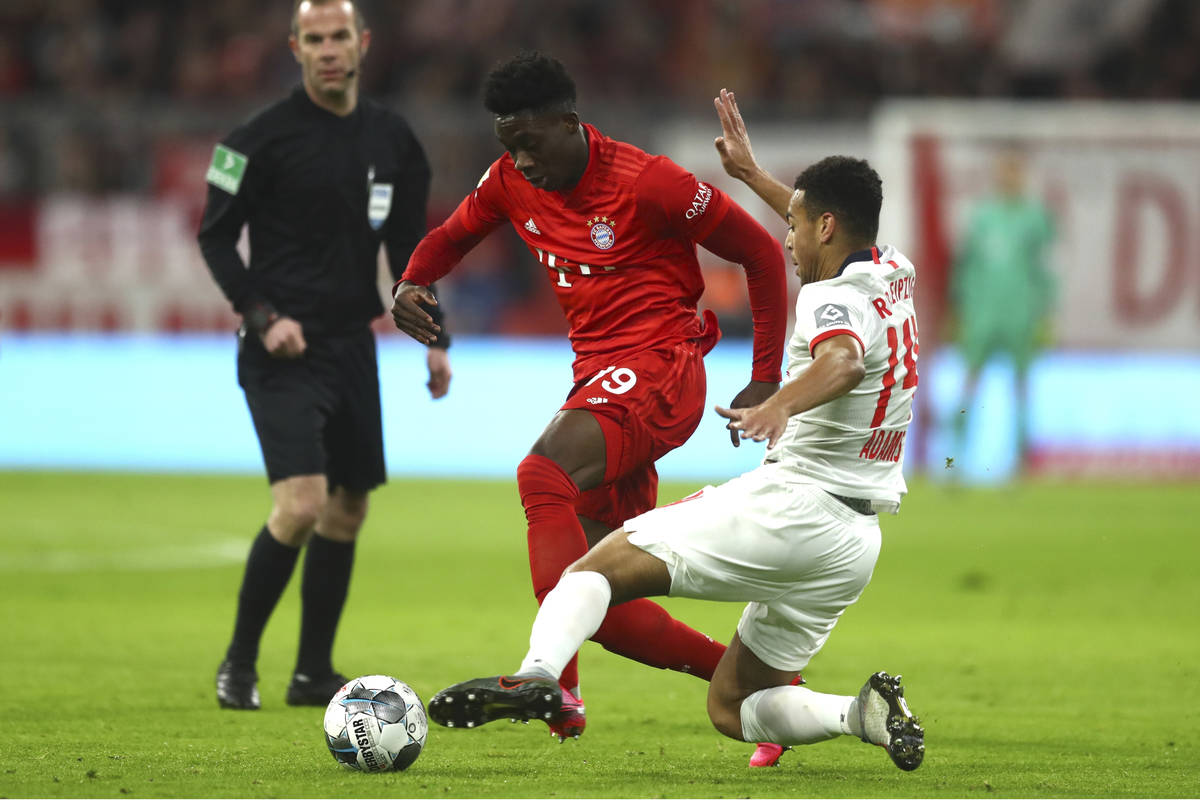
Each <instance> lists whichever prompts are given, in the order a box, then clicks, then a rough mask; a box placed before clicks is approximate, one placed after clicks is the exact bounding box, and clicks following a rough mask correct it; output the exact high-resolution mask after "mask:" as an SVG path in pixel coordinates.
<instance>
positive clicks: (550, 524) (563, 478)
mask: <svg viewBox="0 0 1200 800" xmlns="http://www.w3.org/2000/svg"><path fill="white" fill-rule="evenodd" d="M517 488H518V490H519V491H520V493H521V505H523V506H524V507H525V519H526V520H528V522H529V532H528V543H529V574H530V577H531V578H532V579H533V594H534V596H535V597H537V601H538V605H539V606H540V605H541V604H542V600H543V599H545V597H546V595H547V594H549V592H550V590H551V589H553V588H554V587H555V586H556V585H557V584H558V579H559V578H560V577H562V573H563V570H565V569H566V568H567V567H569V566H570V565H571V564H573V563H574V562H575V561H576V560H577V559H579V558H581V557H582V556H583V554H584V553H586V552H587V537H586V536H585V535H584V533H583V526H582V525H580V524H579V518H578V517H577V516H576V515H575V498H577V497H578V496H579V487H577V486H576V485H575V481H573V480H571V476H570V475H568V474H567V473H566V472H564V471H563V469H562V467H560V466H559V465H558V464H556V463H555V462H554V461H551V460H550V459H548V458H546V457H545V456H535V455H529V456H526V457H525V458H524V460H523V461H521V463H520V465H519V466H518V467H517ZM559 683H560V684H561V685H562V686H564V687H566V688H567V689H574V688H575V687H577V686H578V685H579V667H578V657H572V658H571V661H570V663H568V664H567V666H566V668H565V669H564V670H563V673H562V676H561V677H560V678H559Z"/></svg>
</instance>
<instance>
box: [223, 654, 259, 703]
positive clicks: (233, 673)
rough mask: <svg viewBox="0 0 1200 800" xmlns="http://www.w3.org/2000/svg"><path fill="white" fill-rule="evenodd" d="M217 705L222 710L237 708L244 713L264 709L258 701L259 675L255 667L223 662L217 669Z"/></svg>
mask: <svg viewBox="0 0 1200 800" xmlns="http://www.w3.org/2000/svg"><path fill="white" fill-rule="evenodd" d="M217 703H219V704H220V706H221V708H236V709H239V710H242V711H257V710H258V709H259V708H261V707H262V703H261V702H259V699H258V674H257V673H256V672H255V671H254V667H247V666H244V665H241V664H235V663H234V662H232V661H228V660H226V661H222V662H221V666H219V667H217Z"/></svg>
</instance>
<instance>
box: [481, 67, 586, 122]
mask: <svg viewBox="0 0 1200 800" xmlns="http://www.w3.org/2000/svg"><path fill="white" fill-rule="evenodd" d="M483 105H484V106H485V107H486V108H487V110H488V111H491V112H492V113H493V114H495V115H496V116H498V117H504V116H507V115H509V114H517V113H520V112H522V111H524V112H531V113H534V114H539V113H544V112H551V111H561V112H563V113H566V112H569V111H574V110H575V81H573V80H571V76H570V75H568V74H567V69H566V67H564V66H563V65H562V62H561V61H559V60H558V59H557V58H553V57H552V56H548V55H544V54H542V53H539V52H537V51H536V50H524V51H522V52H520V53H518V54H517V55H516V57H514V58H512V59H510V60H509V61H505V62H503V63H501V64H497V65H496V67H495V68H494V69H493V70H492V71H491V72H490V73H488V76H487V80H486V81H484V84H483Z"/></svg>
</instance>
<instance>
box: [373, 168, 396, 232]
mask: <svg viewBox="0 0 1200 800" xmlns="http://www.w3.org/2000/svg"><path fill="white" fill-rule="evenodd" d="M367 187H368V188H369V190H370V195H369V196H368V198H367V221H368V222H370V223H371V229H372V230H376V231H377V230H379V229H380V228H382V227H383V223H384V220H386V219H387V218H388V214H389V213H391V211H392V184H390V183H375V167H374V166H372V167H371V169H369V170H368V171H367Z"/></svg>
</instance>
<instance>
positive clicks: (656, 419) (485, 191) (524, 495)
mask: <svg viewBox="0 0 1200 800" xmlns="http://www.w3.org/2000/svg"><path fill="white" fill-rule="evenodd" d="M484 105H486V106H487V108H488V110H490V111H491V112H492V113H493V114H495V115H496V120H495V127H496V137H497V138H498V139H499V140H500V143H501V144H502V145H503V146H504V149H505V150H506V151H507V154H506V155H504V156H502V157H501V158H499V159H498V160H497V161H496V162H495V163H493V164H492V165H491V167H489V168H488V171H487V172H486V173H485V174H484V176H483V177H482V178H481V179H480V181H479V184H478V185H477V186H476V187H475V191H473V192H472V193H471V194H470V195H469V196H468V197H467V198H466V199H465V200H464V201H463V202H462V203H461V204H460V205H459V207H458V208H457V209H456V210H455V212H454V213H453V214H452V215H451V216H450V218H449V219H447V220H446V222H445V223H444V224H442V225H441V226H440V227H438V228H436V229H434V230H433V231H431V232H430V233H429V234H428V235H427V236H426V237H425V238H424V239H423V240H422V241H421V243H420V244H419V245H418V246H417V249H416V251H415V252H414V253H413V255H412V258H411V259H410V260H409V263H408V268H407V270H406V271H405V272H404V279H403V280H402V281H400V282H399V283H397V285H396V287H395V289H394V291H393V296H394V300H395V302H394V304H393V306H392V316H393V318H394V319H395V322H396V326H397V327H398V328H399V329H400V330H402V331H404V332H405V333H407V334H409V335H410V336H412V337H413V338H415V339H417V340H418V341H421V342H425V343H428V342H430V341H431V340H432V339H433V337H434V336H435V335H436V334H437V332H438V327H437V326H436V325H435V324H434V323H433V321H432V319H431V318H430V317H429V315H428V314H426V313H425V311H423V310H422V309H421V307H420V306H421V305H425V306H430V305H433V304H435V303H436V301H435V300H434V298H433V296H432V295H431V294H430V293H429V291H428V289H426V288H425V287H426V286H428V285H429V284H430V283H432V282H433V281H435V280H437V279H438V278H440V277H442V276H443V275H445V274H446V273H447V272H449V271H450V270H451V269H452V268H453V267H454V265H455V264H457V263H458V262H459V261H460V260H461V259H462V257H463V255H465V254H466V253H467V252H468V251H469V250H470V249H471V248H472V247H474V246H475V245H476V244H478V243H479V242H480V241H481V240H482V239H483V237H485V236H486V235H487V234H489V233H490V232H491V231H493V230H495V229H496V228H497V227H499V226H500V225H501V224H503V223H504V222H510V223H511V224H512V226H513V227H514V228H515V229H516V231H517V233H518V234H519V235H520V236H521V238H522V239H523V240H524V241H525V243H526V244H527V245H528V246H529V249H530V251H532V253H533V254H534V256H535V257H536V258H537V259H538V261H539V262H540V263H541V264H543V265H544V266H545V267H546V270H547V274H548V275H549V277H550V279H551V281H552V282H553V284H554V291H555V293H556V294H557V296H558V301H559V303H560V304H561V305H562V308H563V312H564V313H565V314H566V317H567V321H568V322H569V323H570V334H569V336H570V340H571V345H572V347H573V349H574V351H575V362H574V380H575V385H574V386H573V387H572V389H571V391H570V392H569V393H568V395H567V400H566V402H565V403H564V404H563V406H562V409H561V410H560V411H559V412H558V413H557V414H556V415H555V416H554V418H553V419H551V420H550V424H549V425H547V426H546V429H545V430H544V431H543V432H542V435H541V436H540V437H539V438H538V440H537V441H536V442H534V444H533V447H532V449H531V450H530V452H529V455H528V456H526V458H525V459H524V460H523V461H522V462H521V464H520V466H519V467H518V468H517V484H518V489H519V490H520V494H521V503H522V505H523V506H524V507H525V515H526V518H527V520H528V523H529V533H528V538H529V562H530V569H531V572H532V577H533V587H534V593H535V594H536V596H537V599H538V602H539V603H540V602H541V601H542V598H543V597H545V595H546V594H547V593H548V592H549V591H550V590H551V589H552V588H554V586H555V584H556V583H557V582H558V579H559V577H560V576H561V574H562V572H563V570H564V569H565V568H566V567H567V566H568V565H569V564H571V563H572V562H573V561H574V560H575V559H577V558H579V557H580V556H582V555H583V554H584V553H585V552H586V551H587V549H588V547H589V543H595V542H597V541H599V540H600V539H601V538H602V537H603V536H604V534H605V533H607V531H608V530H610V529H612V528H616V527H620V526H621V525H622V524H623V523H624V521H625V520H626V519H628V518H630V517H633V516H636V515H637V514H640V513H643V512H645V511H648V510H649V509H651V508H654V506H655V504H656V501H657V490H658V474H657V473H656V472H655V469H654V462H655V461H656V460H657V459H658V458H660V457H662V456H663V455H664V454H666V453H667V452H669V451H671V450H672V449H674V448H676V447H679V446H680V445H681V444H683V443H684V442H685V441H687V439H688V437H689V436H690V435H691V434H692V432H693V431H694V430H695V429H696V426H697V425H698V424H699V421H700V418H701V416H702V415H703V413H704V403H705V375H704V364H703V360H702V359H703V355H704V353H706V352H708V351H709V350H710V349H712V347H713V345H714V344H716V341H717V338H718V337H719V336H720V332H719V331H718V329H717V326H716V317H715V316H714V315H712V313H711V312H706V314H705V319H704V321H701V319H700V318H699V317H698V316H697V313H696V303H697V301H698V300H699V298H700V295H701V293H702V292H703V291H704V281H703V279H702V277H701V274H700V268H699V265H698V264H697V261H696V245H697V244H700V245H702V246H703V247H704V248H705V249H706V250H709V251H711V252H713V253H715V254H716V255H718V256H720V257H721V258H724V259H726V260H728V261H731V262H735V263H738V264H741V265H742V266H743V267H744V269H745V270H746V277H747V283H748V285H749V296H750V305H751V309H752V312H753V316H754V364H753V370H752V372H751V377H752V379H751V381H750V383H749V385H747V386H746V388H745V389H743V390H742V391H741V392H740V393H739V394H738V395H737V397H736V398H734V400H733V403H732V405H733V406H734V407H746V406H753V405H756V404H758V403H759V402H761V401H763V400H765V399H766V398H767V397H768V396H770V395H771V394H772V393H774V392H775V391H776V390H777V389H778V387H779V380H780V377H781V375H780V364H781V361H782V352H783V345H784V337H785V334H786V328H787V291H786V279H785V274H784V266H783V254H782V251H781V250H780V248H779V246H778V244H777V243H776V242H775V241H774V239H773V237H772V236H771V234H769V233H768V232H767V231H766V230H765V229H764V228H763V227H762V226H761V225H759V224H758V223H757V222H755V221H754V219H753V218H751V217H750V215H749V214H747V213H746V212H745V211H744V210H742V209H741V208H740V207H739V206H737V205H736V204H735V203H734V202H733V201H731V200H730V199H729V198H728V197H726V195H725V194H723V193H722V192H721V191H719V190H718V189H716V188H714V187H712V186H709V185H708V184H705V183H702V182H701V181H699V180H697V179H696V177H695V176H694V175H692V174H691V173H689V172H687V171H686V170H684V169H683V168H681V167H679V166H678V165H676V164H675V163H673V162H672V161H671V160H670V159H668V158H666V157H664V156H651V155H648V154H647V153H645V152H643V151H641V150H639V149H638V148H636V147H634V146H632V145H629V144H625V143H623V142H618V141H615V140H613V139H609V138H608V137H606V136H605V135H604V134H602V133H600V131H598V130H596V129H595V128H594V127H592V126H591V125H585V124H583V123H581V122H580V121H579V115H578V114H577V113H576V111H575V84H574V82H573V81H572V80H571V78H570V76H569V75H568V74H567V72H566V70H565V69H564V68H563V65H562V64H561V63H559V62H558V61H557V60H555V59H553V58H550V57H548V56H545V55H541V54H538V53H522V54H520V55H518V56H517V57H516V58H514V59H512V60H511V61H509V62H507V63H504V64H502V65H500V66H499V67H497V68H496V69H495V70H493V71H492V73H491V74H490V75H489V76H488V78H487V82H486V85H485V88H484ZM731 439H732V440H733V443H734V444H735V445H736V444H737V436H736V433H734V434H733V435H732V436H731ZM593 639H594V640H595V641H597V642H599V643H600V644H601V645H603V646H604V647H605V648H606V649H608V650H611V651H613V652H615V653H619V654H620V655H624V656H626V657H628V658H632V659H635V660H637V661H641V662H642V663H645V664H650V665H652V666H656V667H660V668H667V669H674V670H678V671H681V672H689V673H692V674H694V675H697V676H699V677H701V678H704V679H706V680H708V679H711V677H712V673H713V670H714V669H715V667H716V664H717V661H718V660H720V657H721V654H722V653H723V652H724V650H725V646H724V645H722V644H720V643H719V642H714V641H713V640H712V639H711V638H710V637H708V636H705V635H704V634H702V633H699V632H698V631H695V630H693V629H691V628H689V627H687V626H686V625H683V624H682V623H680V622H677V621H676V620H674V619H672V618H671V616H670V615H668V614H667V612H666V611H665V610H664V609H663V608H662V607H661V606H658V605H657V604H655V603H652V602H650V601H649V600H644V599H643V600H636V601H634V602H631V603H626V604H624V605H620V606H616V607H614V608H612V609H611V610H610V611H609V612H608V616H607V618H606V621H605V623H604V625H603V626H601V628H600V630H599V631H597V632H596V635H595V636H594V637H593ZM561 684H562V686H563V689H564V691H563V698H564V706H563V709H562V712H561V713H560V714H559V715H558V716H557V717H556V718H554V719H551V720H547V722H548V724H549V725H550V727H551V731H552V733H554V734H555V735H557V736H558V737H559V739H560V741H561V740H562V739H563V738H564V737H566V736H578V735H579V734H580V733H581V732H582V731H583V727H584V724H585V717H584V713H583V712H584V709H583V705H582V702H581V701H579V700H578V694H579V689H578V684H579V678H578V671H577V668H576V662H575V660H574V659H573V660H572V662H571V664H569V665H568V667H567V669H566V670H564V672H563V675H562V680H561Z"/></svg>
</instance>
